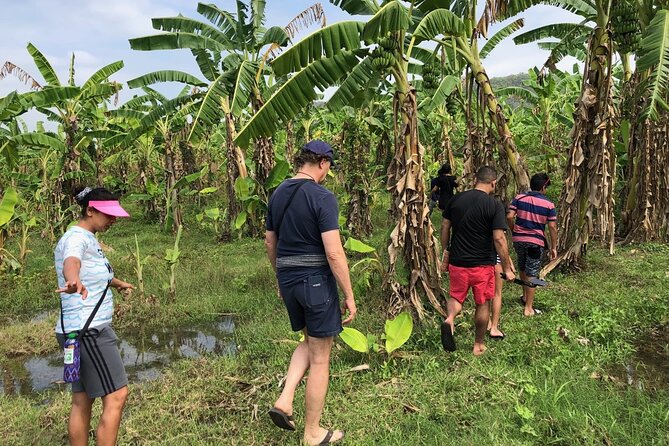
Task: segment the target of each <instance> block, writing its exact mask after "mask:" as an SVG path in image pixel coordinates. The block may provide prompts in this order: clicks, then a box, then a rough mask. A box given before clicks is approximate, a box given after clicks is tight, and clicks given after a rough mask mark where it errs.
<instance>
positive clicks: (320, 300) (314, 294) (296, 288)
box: [280, 274, 343, 338]
mask: <svg viewBox="0 0 669 446" xmlns="http://www.w3.org/2000/svg"><path fill="white" fill-rule="evenodd" d="M280 289H281V297H283V303H284V304H285V305H286V309H287V310H288V317H289V318H290V325H291V327H292V329H293V331H299V330H302V329H303V328H305V327H306V329H307V333H308V334H309V336H313V337H314V338H327V337H329V336H336V335H338V334H339V333H341V332H342V330H343V327H342V324H341V310H340V308H339V293H338V292H337V281H336V279H335V278H334V276H333V275H332V274H315V275H313V276H309V277H307V278H306V279H304V280H302V281H301V282H297V283H295V284H293V285H280Z"/></svg>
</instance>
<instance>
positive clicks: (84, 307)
mask: <svg viewBox="0 0 669 446" xmlns="http://www.w3.org/2000/svg"><path fill="white" fill-rule="evenodd" d="M75 194H76V195H75V200H76V201H77V203H79V205H80V206H81V218H80V219H79V221H78V222H77V224H75V225H73V226H72V227H70V229H68V230H67V232H66V233H65V234H63V236H62V237H61V238H60V240H59V241H58V245H56V249H55V251H54V256H55V262H56V274H57V276H58V289H57V290H56V291H57V292H58V293H60V317H59V318H58V321H57V322H56V338H57V340H58V343H59V344H60V346H61V348H63V347H64V346H65V341H66V339H68V338H69V339H71V340H74V339H76V340H77V341H78V343H79V349H78V352H79V361H78V363H79V373H78V374H76V373H71V372H68V368H67V366H66V371H65V373H66V374H67V373H70V374H69V375H68V377H69V378H70V379H67V378H66V380H67V381H68V382H72V409H71V411H70V418H69V421H68V433H69V438H70V444H71V445H85V444H87V442H88V431H89V429H90V422H91V409H92V407H93V401H95V398H98V397H100V398H102V416H101V417H100V422H99V424H98V427H97V430H96V438H97V442H98V444H115V443H116V437H117V434H118V429H119V425H120V423H121V413H122V411H123V406H124V405H125V401H126V399H127V396H128V377H127V375H126V373H125V368H124V367H123V361H122V359H121V355H120V353H119V350H118V347H117V346H116V343H117V341H118V338H117V337H116V334H115V333H114V330H113V329H112V327H111V320H112V314H113V313H114V303H113V298H112V292H111V290H110V288H116V289H117V290H118V291H127V290H130V289H133V288H134V287H133V286H132V285H130V284H129V283H127V282H123V281H121V280H119V279H117V278H115V277H114V270H113V268H112V267H111V265H110V264H109V262H108V261H107V258H106V257H105V254H104V252H103V251H102V248H101V247H100V244H99V243H98V241H97V239H96V238H95V234H96V233H98V232H104V231H106V230H107V229H109V227H110V226H111V225H112V224H114V222H115V221H116V218H117V217H129V215H128V213H127V212H126V211H125V209H123V208H122V207H121V205H120V204H119V202H118V198H116V197H115V196H114V195H113V194H112V193H111V192H109V191H108V190H107V189H104V188H101V187H100V188H96V189H91V188H89V187H87V188H84V189H81V190H78V191H76V193H75ZM68 342H72V341H68ZM75 355H76V353H75ZM66 357H67V355H66ZM70 363H71V362H70Z"/></svg>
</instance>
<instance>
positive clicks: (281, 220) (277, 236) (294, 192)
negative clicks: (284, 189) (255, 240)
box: [274, 180, 311, 239]
mask: <svg viewBox="0 0 669 446" xmlns="http://www.w3.org/2000/svg"><path fill="white" fill-rule="evenodd" d="M307 181H311V180H304V181H302V182H301V183H300V184H298V185H297V187H295V190H294V191H293V193H292V194H290V197H288V201H287V202H286V206H285V207H284V208H283V212H282V213H281V216H280V217H279V219H278V220H277V221H276V225H275V226H274V232H276V238H277V239H278V238H279V230H280V229H281V222H283V217H284V216H285V215H286V211H288V208H289V207H290V203H292V202H293V198H295V194H296V193H297V191H298V190H300V188H301V187H302V186H304V185H305V184H306V183H307Z"/></svg>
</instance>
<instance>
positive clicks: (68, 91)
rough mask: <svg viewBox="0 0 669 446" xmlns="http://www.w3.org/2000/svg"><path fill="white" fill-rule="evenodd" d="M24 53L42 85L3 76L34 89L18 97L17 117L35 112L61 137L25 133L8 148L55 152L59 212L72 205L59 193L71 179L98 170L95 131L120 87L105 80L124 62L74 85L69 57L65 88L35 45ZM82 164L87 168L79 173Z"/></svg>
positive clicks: (23, 76)
mask: <svg viewBox="0 0 669 446" xmlns="http://www.w3.org/2000/svg"><path fill="white" fill-rule="evenodd" d="M27 50H28V53H29V54H30V55H31V57H32V59H33V61H34V62H35V65H36V66H37V69H38V70H39V72H40V74H41V75H42V77H43V78H44V80H45V81H46V85H44V86H43V85H41V84H40V83H39V82H37V81H36V80H35V78H34V77H33V76H30V75H28V74H27V73H26V72H25V71H24V70H22V69H20V68H19V67H16V66H14V67H15V68H14V69H13V70H11V71H8V72H7V73H11V74H13V75H15V76H17V77H18V78H19V79H20V80H22V81H24V82H26V83H27V84H28V85H29V86H30V87H31V88H32V89H34V90H36V91H32V92H28V93H24V94H21V95H19V102H20V104H21V106H22V109H21V112H24V111H27V110H29V109H35V110H37V111H39V112H40V113H43V114H44V115H46V117H47V119H49V120H50V121H54V122H56V123H57V124H59V126H60V128H61V130H62V138H61V136H60V135H55V136H51V135H47V134H44V133H41V132H29V133H24V134H22V135H20V136H19V137H18V139H17V138H14V140H13V141H11V142H10V144H12V145H14V146H16V145H20V144H29V145H36V146H47V147H52V148H56V149H58V152H59V154H60V159H59V161H58V168H57V169H56V171H58V172H59V173H58V176H57V178H56V182H55V185H54V194H55V197H57V200H58V202H59V204H60V206H61V208H63V209H65V208H67V207H69V206H70V205H72V200H71V199H70V197H69V194H64V193H63V192H64V191H69V190H70V189H71V188H72V186H73V183H74V182H75V180H77V179H79V178H81V177H82V176H84V175H86V172H88V173H90V172H91V171H95V169H96V163H95V161H94V159H93V157H94V156H95V155H94V153H95V152H96V151H101V150H102V148H101V147H100V138H99V134H98V132H100V131H101V130H105V128H106V127H105V126H106V124H105V121H104V119H103V115H102V111H105V110H106V108H107V103H108V102H109V101H110V100H111V99H112V98H114V97H115V98H116V99H118V92H119V91H120V90H121V88H122V87H121V84H119V83H117V82H114V81H109V77H110V76H111V75H113V74H115V73H116V72H118V71H119V70H120V69H121V68H123V61H117V62H113V63H111V64H109V65H107V66H105V67H103V68H101V69H99V70H98V71H96V72H95V73H93V75H92V76H91V77H90V78H89V79H88V80H86V81H85V82H84V83H83V84H82V85H81V86H76V85H75V82H74V54H73V55H72V59H71V62H70V70H69V80H68V82H67V84H65V85H63V84H62V83H61V81H60V79H59V78H58V76H57V75H56V72H55V70H54V69H53V67H52V65H51V63H50V62H49V61H48V60H47V58H46V57H45V56H44V55H43V54H42V53H41V52H40V51H39V50H38V49H37V48H36V47H35V46H34V45H32V44H31V43H29V44H28V46H27ZM5 65H7V64H5ZM0 78H1V77H0ZM82 161H83V162H84V163H85V165H86V167H87V168H86V169H84V168H83V166H82Z"/></svg>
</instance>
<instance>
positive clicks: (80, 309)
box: [54, 225, 114, 333]
mask: <svg viewBox="0 0 669 446" xmlns="http://www.w3.org/2000/svg"><path fill="white" fill-rule="evenodd" d="M54 257H55V263H56V275H57V276H58V286H59V287H63V286H65V277H64V275H63V263H64V262H65V259H67V258H68V257H75V258H77V259H79V260H80V261H81V269H80V270H79V278H80V279H81V283H82V284H83V285H84V286H85V287H86V289H87V290H88V297H87V298H86V300H83V299H82V298H81V294H77V293H73V294H67V293H60V298H61V302H62V310H63V322H65V333H70V332H72V331H75V330H81V329H82V328H83V327H84V324H85V323H86V320H87V319H88V317H89V316H90V315H91V313H92V312H93V309H94V308H95V305H96V304H97V303H98V301H99V300H100V298H101V297H102V293H103V292H104V290H105V288H106V287H107V282H109V281H110V280H112V279H113V278H114V270H113V269H112V267H111V265H110V264H109V262H108V261H107V258H106V257H105V254H104V252H102V248H100V244H99V243H98V240H97V239H96V238H95V235H93V233H92V232H89V231H87V230H86V229H84V228H82V227H81V226H76V225H74V226H72V227H71V228H70V229H68V230H67V232H66V233H65V234H63V236H62V237H61V238H60V240H59V241H58V244H57V245H56V249H55V250H54ZM113 313H114V302H113V298H112V292H111V290H109V291H108V292H107V295H106V296H105V300H104V301H103V302H102V304H101V305H100V308H99V309H98V312H97V313H95V317H94V318H93V321H92V322H91V325H90V326H91V328H95V327H100V326H103V325H108V324H110V323H111V320H112V314H113ZM56 333H63V327H61V326H60V317H59V318H58V320H57V322H56Z"/></svg>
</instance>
